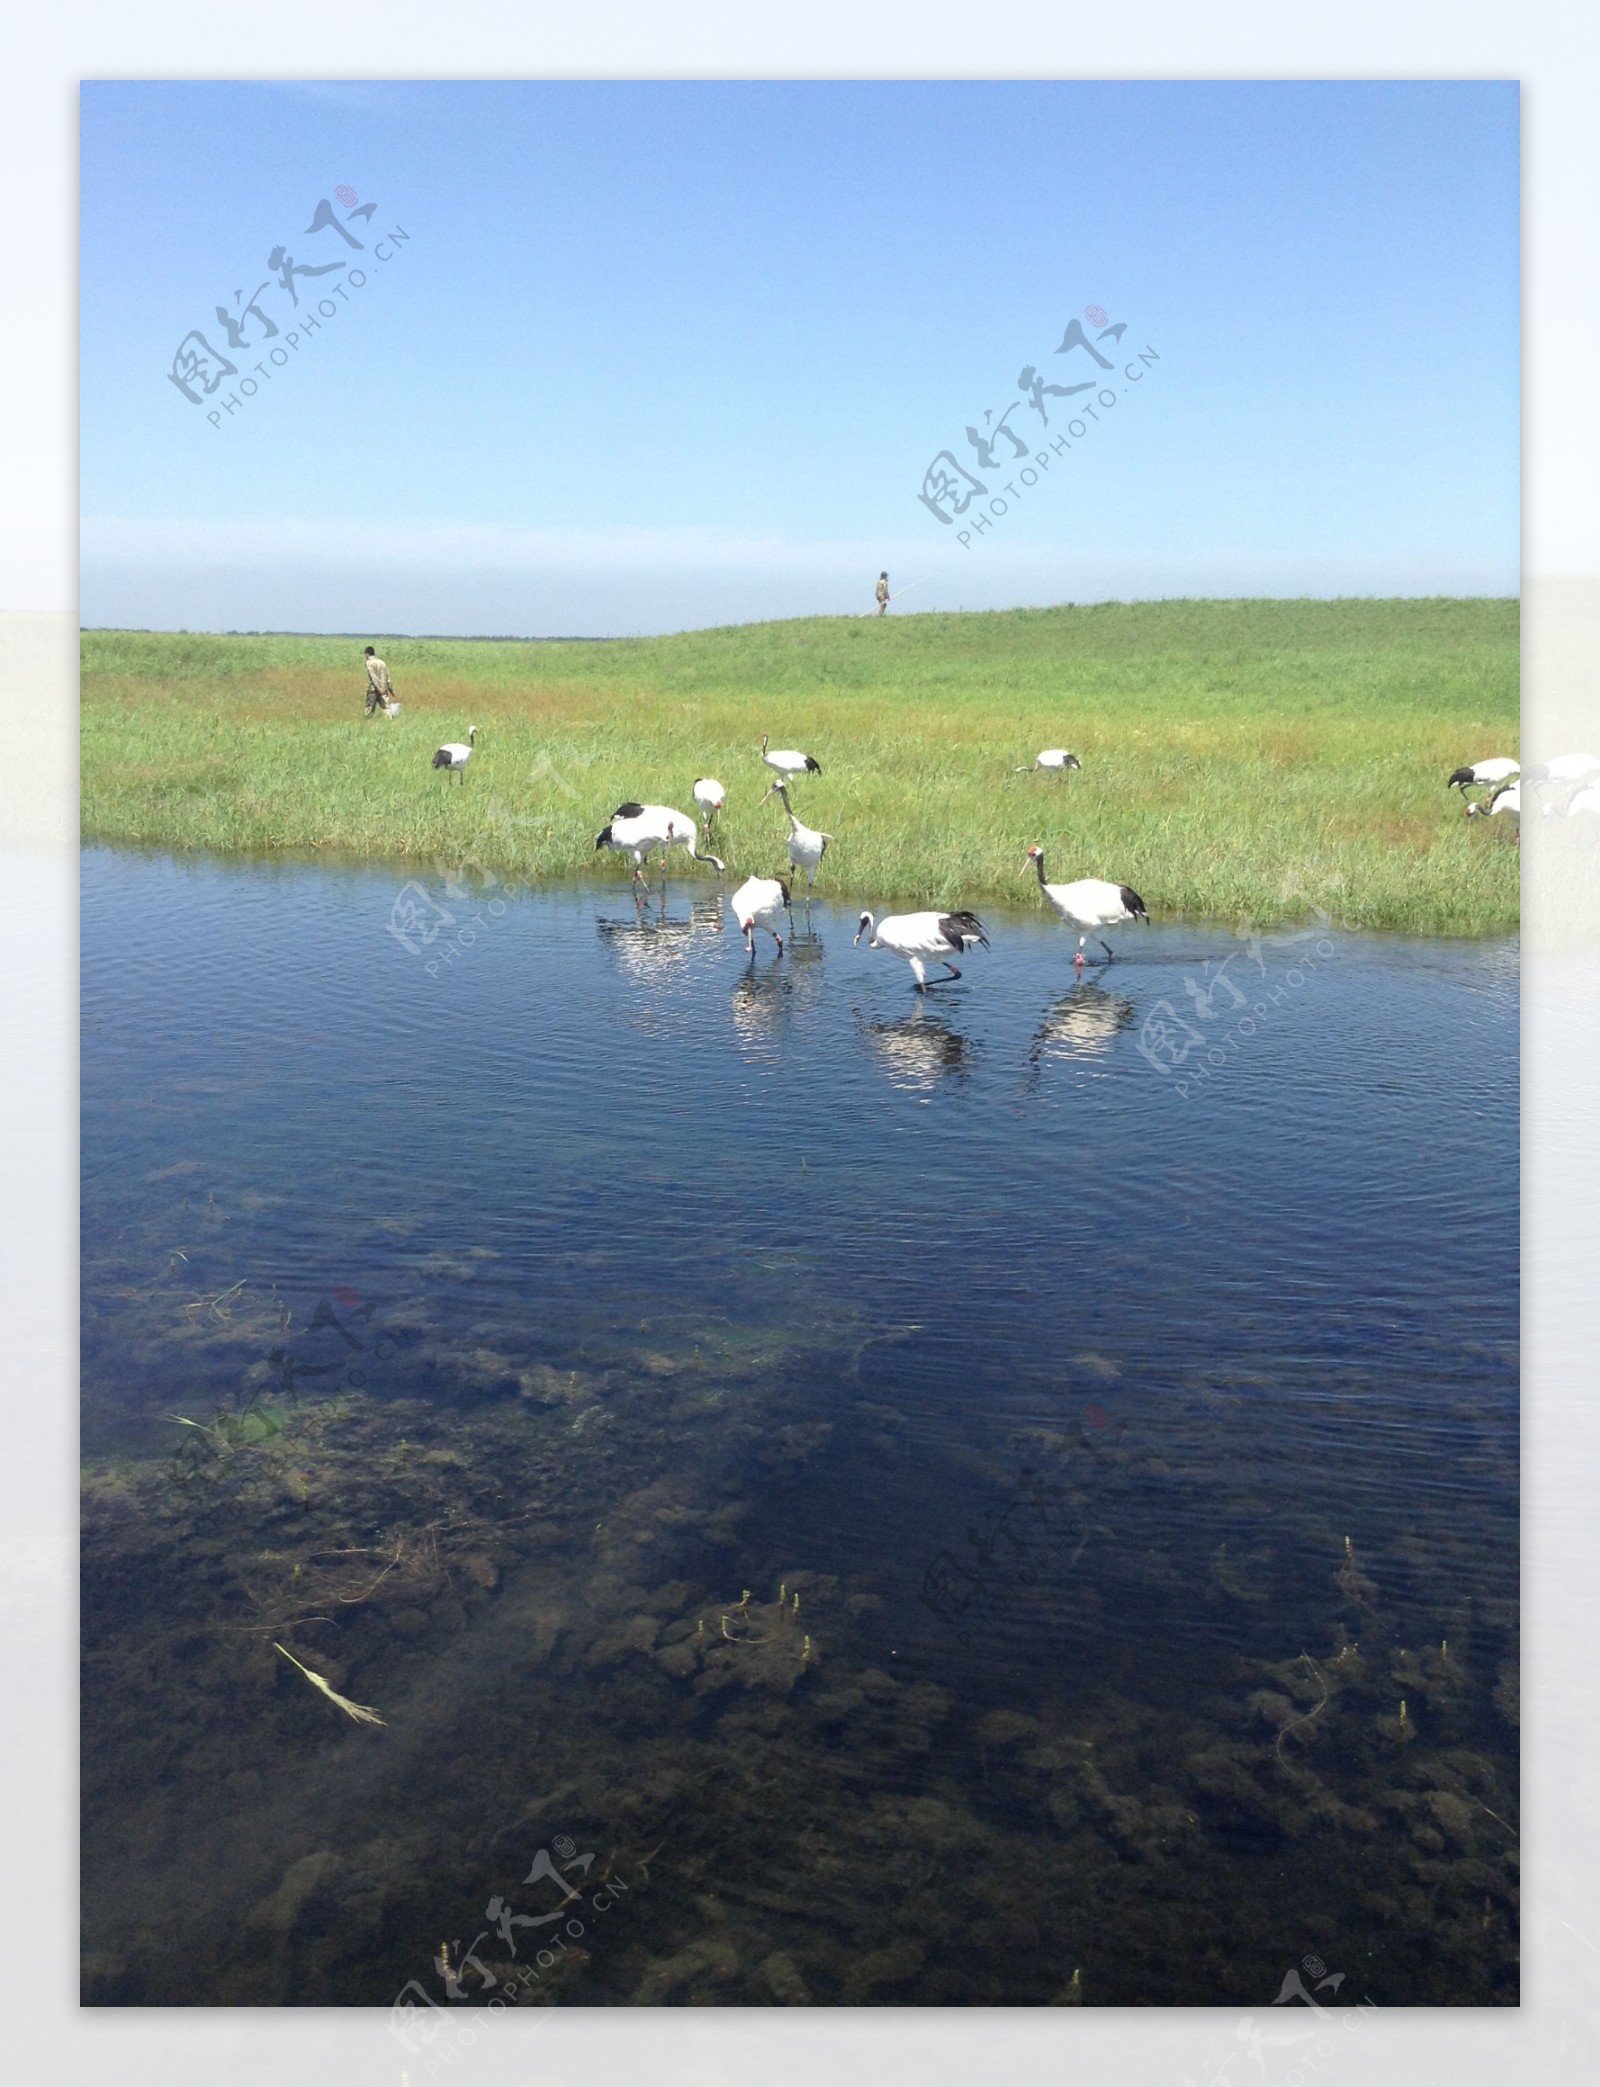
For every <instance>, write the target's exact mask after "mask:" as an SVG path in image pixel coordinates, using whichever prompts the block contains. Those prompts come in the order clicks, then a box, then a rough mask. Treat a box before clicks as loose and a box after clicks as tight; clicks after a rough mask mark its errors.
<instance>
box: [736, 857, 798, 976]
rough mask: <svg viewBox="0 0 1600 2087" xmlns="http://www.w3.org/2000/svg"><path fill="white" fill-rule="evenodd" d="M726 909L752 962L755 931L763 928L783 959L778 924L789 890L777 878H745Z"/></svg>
mask: <svg viewBox="0 0 1600 2087" xmlns="http://www.w3.org/2000/svg"><path fill="white" fill-rule="evenodd" d="M728 909H729V911H730V912H731V913H732V915H733V917H734V919H735V920H736V921H737V922H738V923H739V931H740V933H741V934H742V935H743V936H744V939H745V943H746V945H747V947H748V948H749V951H750V955H751V957H752V959H753V958H754V956H755V953H756V929H757V928H765V929H766V931H767V933H768V934H769V935H770V936H771V937H772V939H773V941H774V942H776V943H777V945H778V954H779V956H780V957H781V956H782V955H783V936H782V934H781V933H780V932H779V926H778V924H779V923H781V922H782V920H783V917H784V915H785V914H786V913H787V912H788V910H789V887H788V885H787V884H785V883H784V881H783V879H782V878H781V877H746V879H745V880H744V882H743V883H742V884H741V885H740V886H739V889H738V890H737V891H736V892H735V893H734V894H733V896H732V897H731V898H730V899H729V901H728Z"/></svg>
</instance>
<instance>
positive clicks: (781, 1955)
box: [756, 1949, 811, 2007]
mask: <svg viewBox="0 0 1600 2087" xmlns="http://www.w3.org/2000/svg"><path fill="white" fill-rule="evenodd" d="M756 1976H757V1978H758V1979H760V1980H761V1981H763V1982H764V1984H765V1985H766V1988H767V1991H768V1992H769V1993H771V1995H772V1997H773V1999H774V2000H776V2001H777V2003H778V2005H779V2006H780V2007H809V2006H810V2005H811V1989H810V1987H809V1986H808V1985H807V1984H806V1982H805V1980H804V1979H803V1978H802V1977H801V1976H800V1969H799V1966H798V1965H797V1964H796V1963H795V1960H794V1958H793V1957H792V1956H790V1954H789V1952H788V1951H787V1950H786V1949H775V1950H774V1951H773V1952H772V1954H771V1956H769V1957H763V1958H762V1960H761V1962H760V1963H759V1964H758V1965H757V1966H756Z"/></svg>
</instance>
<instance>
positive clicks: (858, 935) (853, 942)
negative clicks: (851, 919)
mask: <svg viewBox="0 0 1600 2087" xmlns="http://www.w3.org/2000/svg"><path fill="white" fill-rule="evenodd" d="M865 933H866V929H865V928H857V929H856V931H855V933H854V934H853V935H852V936H851V938H850V947H851V948H852V949H854V948H855V946H856V944H857V943H858V942H859V941H860V940H861V937H862V936H863V935H864V934H865Z"/></svg>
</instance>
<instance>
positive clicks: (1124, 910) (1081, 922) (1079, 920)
mask: <svg viewBox="0 0 1600 2087" xmlns="http://www.w3.org/2000/svg"><path fill="white" fill-rule="evenodd" d="M1028 861H1029V862H1030V863H1031V864H1032V866H1033V868H1034V869H1035V870H1037V871H1038V873H1039V889H1040V890H1041V891H1042V892H1043V893H1044V895H1045V897H1046V898H1047V899H1048V900H1049V901H1050V903H1051V905H1052V906H1054V907H1055V909H1056V911H1057V912H1058V913H1059V914H1060V915H1061V918H1062V919H1063V920H1064V921H1065V922H1066V924H1067V926H1068V927H1069V928H1079V929H1081V930H1082V932H1081V933H1080V934H1079V936H1078V953H1077V955H1076V956H1075V957H1074V958H1073V960H1072V961H1073V963H1074V964H1081V963H1082V962H1083V961H1084V957H1083V945H1084V944H1085V942H1087V941H1088V939H1089V937H1090V936H1091V935H1093V937H1094V939H1095V940H1096V941H1097V942H1098V943H1099V945H1100V947H1101V948H1102V949H1103V950H1104V951H1105V953H1106V960H1107V962H1108V963H1109V962H1110V961H1111V959H1112V958H1113V957H1114V956H1115V954H1116V952H1115V951H1114V950H1113V949H1112V947H1111V944H1110V943H1109V942H1108V941H1107V940H1106V939H1105V937H1104V936H1103V935H1102V934H1101V932H1100V930H1101V929H1102V928H1114V927H1115V926H1116V925H1117V923H1118V922H1119V921H1123V920H1142V921H1144V922H1145V923H1146V925H1148V923H1149V920H1150V916H1149V914H1148V913H1147V912H1146V911H1145V909H1144V900H1143V899H1142V898H1140V896H1139V894H1138V893H1137V892H1136V891H1135V890H1134V889H1133V887H1132V886H1131V885H1128V884H1110V883H1108V882H1107V881H1106V879H1105V878H1104V877H1080V878H1079V879H1078V880H1077V882H1076V883H1075V884H1046V882H1045V881H1044V850H1043V848H1038V847H1034V848H1030V849H1029V850H1028ZM1022 874H1023V875H1024V876H1026V875H1027V874H1028V873H1027V871H1026V870H1024V871H1023V873H1022Z"/></svg>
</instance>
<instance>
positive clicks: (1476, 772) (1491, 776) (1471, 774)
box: [1445, 754, 1522, 791]
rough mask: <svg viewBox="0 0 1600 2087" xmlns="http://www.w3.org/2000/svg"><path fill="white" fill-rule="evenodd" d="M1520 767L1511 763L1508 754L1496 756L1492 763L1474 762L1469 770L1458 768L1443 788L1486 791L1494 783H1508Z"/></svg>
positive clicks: (1516, 762) (1518, 764)
mask: <svg viewBox="0 0 1600 2087" xmlns="http://www.w3.org/2000/svg"><path fill="white" fill-rule="evenodd" d="M1521 766H1522V764H1521V762H1520V761H1513V760H1512V759H1511V757H1510V755H1509V754H1497V755H1496V756H1495V758H1494V759H1493V760H1492V761H1474V762H1473V764H1472V766H1471V767H1470V768H1458V769H1457V770H1456V772H1455V774H1454V775H1453V776H1451V778H1450V780H1449V782H1448V783H1447V784H1446V785H1445V788H1446V789H1447V790H1463V791H1465V790H1476V789H1487V788H1489V787H1490V786H1491V785H1493V784H1495V783H1504V782H1508V781H1509V780H1510V778H1511V777H1512V776H1514V775H1516V774H1517V773H1518V772H1519V770H1520V769H1521Z"/></svg>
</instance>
